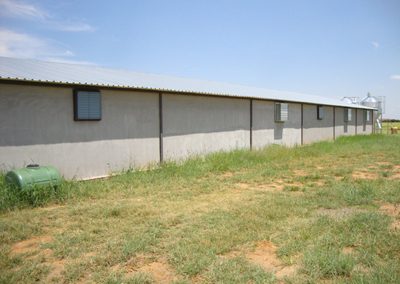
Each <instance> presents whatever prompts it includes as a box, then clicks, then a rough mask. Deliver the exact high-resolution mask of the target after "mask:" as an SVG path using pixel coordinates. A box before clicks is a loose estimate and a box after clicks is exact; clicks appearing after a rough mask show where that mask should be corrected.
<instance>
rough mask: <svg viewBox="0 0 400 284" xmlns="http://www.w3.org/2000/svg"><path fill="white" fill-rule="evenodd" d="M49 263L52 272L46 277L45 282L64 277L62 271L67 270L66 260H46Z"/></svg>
mask: <svg viewBox="0 0 400 284" xmlns="http://www.w3.org/2000/svg"><path fill="white" fill-rule="evenodd" d="M46 263H49V264H50V266H51V268H50V273H49V274H48V275H47V277H46V281H44V282H45V283H47V282H49V281H51V280H54V279H60V278H62V273H63V272H64V270H65V260H64V259H61V260H54V261H51V262H46Z"/></svg>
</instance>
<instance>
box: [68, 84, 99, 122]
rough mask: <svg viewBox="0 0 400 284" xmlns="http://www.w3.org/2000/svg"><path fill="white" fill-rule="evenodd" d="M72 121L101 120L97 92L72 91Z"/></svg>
mask: <svg viewBox="0 0 400 284" xmlns="http://www.w3.org/2000/svg"><path fill="white" fill-rule="evenodd" d="M74 120H101V94H100V92H99V91H90V90H89V91H87V90H75V91H74Z"/></svg>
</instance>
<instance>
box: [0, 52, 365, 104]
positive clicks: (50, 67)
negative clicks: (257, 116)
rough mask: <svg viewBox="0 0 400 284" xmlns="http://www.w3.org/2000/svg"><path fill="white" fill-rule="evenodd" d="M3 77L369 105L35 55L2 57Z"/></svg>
mask: <svg viewBox="0 0 400 284" xmlns="http://www.w3.org/2000/svg"><path fill="white" fill-rule="evenodd" d="M0 79H4V80H22V81H32V82H43V83H60V84H72V85H74V84H78V85H88V86H98V87H118V88H130V89H132V88H136V89H147V90H156V91H168V92H185V93H196V94H203V95H218V96H231V97H243V98H255V99H267V100H279V101H291V102H302V103H312V104H321V105H334V106H343V107H353V108H366V107H364V106H359V105H353V104H348V103H345V102H342V101H340V100H335V99H330V98H324V97H319V96H311V95H305V94H300V93H294V92H283V91H276V90H268V89H263V88H256V87H247V86H242V85H236V84H228V83H218V82H212V81H202V80H193V79H187V78H180V77H172V76H164V75H155V74H145V73H138V72H133V71H126V70H117V69H109V68H103V67H99V66H95V65H80V64H69V63H58V62H47V61H39V60H34V59H17V58H9V57H0Z"/></svg>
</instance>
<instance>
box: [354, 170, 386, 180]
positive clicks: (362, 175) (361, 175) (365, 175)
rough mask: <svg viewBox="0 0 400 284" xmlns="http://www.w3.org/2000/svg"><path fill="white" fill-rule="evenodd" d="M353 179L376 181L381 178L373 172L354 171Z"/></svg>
mask: <svg viewBox="0 0 400 284" xmlns="http://www.w3.org/2000/svg"><path fill="white" fill-rule="evenodd" d="M351 176H352V178H353V179H361V180H363V179H364V180H375V179H378V178H379V174H378V173H376V172H373V171H354V172H353V173H352V174H351Z"/></svg>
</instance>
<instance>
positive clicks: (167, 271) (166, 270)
mask: <svg viewBox="0 0 400 284" xmlns="http://www.w3.org/2000/svg"><path fill="white" fill-rule="evenodd" d="M138 271H139V272H144V273H148V274H151V275H152V276H153V279H154V281H155V282H156V283H171V282H172V281H175V280H177V277H176V275H175V273H174V272H173V270H172V269H171V267H170V266H169V265H168V264H167V263H166V262H158V261H155V262H151V263H149V264H147V265H145V266H143V267H141V268H140V269H139V270H138Z"/></svg>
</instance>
